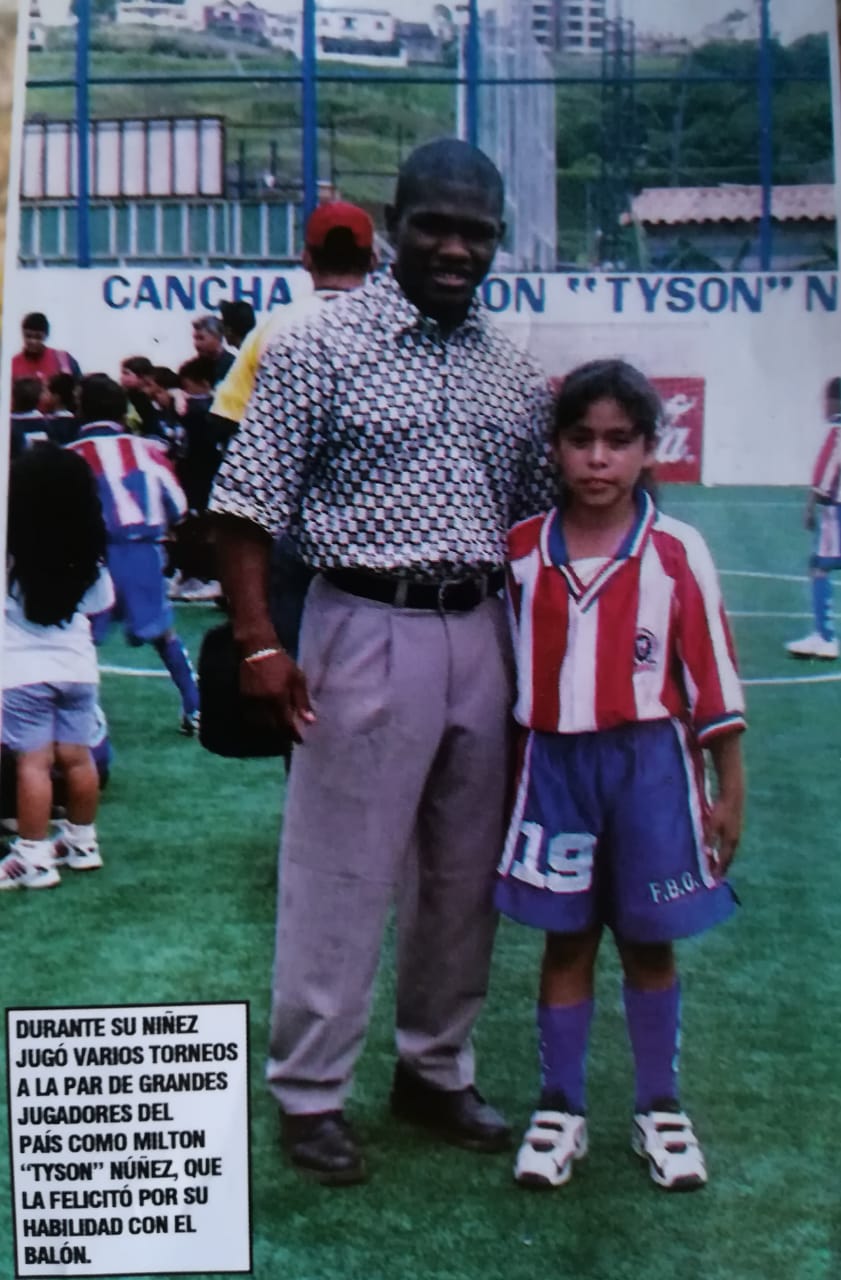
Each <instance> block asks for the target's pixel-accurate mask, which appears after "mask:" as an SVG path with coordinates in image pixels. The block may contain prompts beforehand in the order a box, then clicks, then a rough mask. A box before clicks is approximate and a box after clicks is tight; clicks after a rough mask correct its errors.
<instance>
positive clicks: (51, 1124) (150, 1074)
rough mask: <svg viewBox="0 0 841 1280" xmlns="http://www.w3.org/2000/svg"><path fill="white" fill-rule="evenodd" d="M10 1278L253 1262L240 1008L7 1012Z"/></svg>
mask: <svg viewBox="0 0 841 1280" xmlns="http://www.w3.org/2000/svg"><path fill="white" fill-rule="evenodd" d="M6 1032H7V1034H6V1046H7V1056H8V1093H9V1125H10V1149H11V1156H12V1187H13V1198H14V1222H15V1258H16V1274H17V1275H19V1276H49V1275H57V1274H60V1275H63V1276H124V1275H126V1276H127V1275H150V1274H155V1273H164V1274H166V1275H178V1274H190V1273H192V1272H216V1273H224V1272H232V1273H233V1272H248V1271H250V1270H251V1232H250V1221H249V1149H248V1016H247V1005H246V1004H245V1003H226V1004H180V1005H118V1006H105V1007H103V1008H61V1009H52V1008H50V1009H10V1010H7V1013H6Z"/></svg>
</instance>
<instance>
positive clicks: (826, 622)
mask: <svg viewBox="0 0 841 1280" xmlns="http://www.w3.org/2000/svg"><path fill="white" fill-rule="evenodd" d="M824 416H825V418H826V421H827V422H828V423H829V431H828V432H827V433H826V437H825V438H824V442H823V445H822V446H821V451H820V453H819V454H818V457H817V461H816V462H815V467H814V471H813V472H812V489H811V492H810V494H809V497H808V500H807V502H806V514H805V517H804V524H805V525H806V528H807V529H809V530H811V531H812V532H813V533H814V535H815V538H814V545H813V550H812V556H811V559H810V560H809V574H810V576H811V579H812V613H813V615H814V619H815V629H814V631H812V632H811V633H810V634H809V635H808V636H804V637H803V639H802V640H791V641H789V643H788V644H787V645H786V651H787V652H788V653H790V654H791V656H792V657H793V658H825V659H826V658H828V659H830V660H831V659H833V658H837V657H838V637H837V635H836V634H835V622H834V620H833V617H832V581H831V579H830V577H829V574H830V573H831V571H832V570H833V569H841V378H830V380H829V382H828V383H827V384H826V389H825V391H824Z"/></svg>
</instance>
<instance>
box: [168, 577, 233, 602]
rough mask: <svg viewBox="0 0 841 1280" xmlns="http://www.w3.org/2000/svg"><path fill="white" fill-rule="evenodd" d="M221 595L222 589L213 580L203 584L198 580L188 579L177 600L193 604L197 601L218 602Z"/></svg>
mask: <svg viewBox="0 0 841 1280" xmlns="http://www.w3.org/2000/svg"><path fill="white" fill-rule="evenodd" d="M221 594H222V587H221V585H220V583H218V582H217V581H216V580H215V579H211V580H210V581H208V582H203V581H202V580H201V579H200V578H189V579H188V580H187V581H186V582H185V583H184V585H183V587H182V588H181V592H180V594H179V596H178V599H179V600H187V601H189V602H190V603H195V602H196V601H199V600H218V599H219V597H220V596H221Z"/></svg>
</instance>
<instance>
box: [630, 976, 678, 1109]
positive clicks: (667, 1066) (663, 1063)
mask: <svg viewBox="0 0 841 1280" xmlns="http://www.w3.org/2000/svg"><path fill="white" fill-rule="evenodd" d="M622 994H623V996H624V999H625V1016H626V1018H627V1020H628V1035H629V1036H630V1038H631V1049H632V1050H633V1054H634V1068H635V1071H636V1088H637V1098H636V1110H637V1111H651V1110H652V1107H653V1104H654V1103H655V1102H664V1101H666V1100H667V1099H669V1100H672V1101H674V1102H677V1101H678V1083H677V1076H678V1056H679V1054H680V983H679V982H678V981H677V979H675V982H674V984H673V985H672V986H671V987H667V988H666V990H665V991H638V990H636V989H635V988H634V987H629V986H628V984H627V982H626V983H625V985H624V987H623V989H622Z"/></svg>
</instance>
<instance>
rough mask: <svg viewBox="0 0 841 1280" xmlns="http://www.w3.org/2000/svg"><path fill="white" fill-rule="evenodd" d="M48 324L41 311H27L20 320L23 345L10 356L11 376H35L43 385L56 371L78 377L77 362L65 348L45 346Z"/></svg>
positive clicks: (15, 377)
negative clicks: (60, 349) (59, 349)
mask: <svg viewBox="0 0 841 1280" xmlns="http://www.w3.org/2000/svg"><path fill="white" fill-rule="evenodd" d="M49 332H50V325H49V321H48V320H47V317H46V316H45V315H44V313H43V312H42V311H30V312H29V314H28V315H25V316H24V317H23V321H22V322H21V334H22V337H23V349H22V350H21V351H19V352H18V353H17V355H15V356H12V379H13V381H14V380H16V379H17V378H37V379H38V381H39V382H42V383H44V384H45V385H46V383H47V381H48V380H49V379H50V378H51V377H52V376H53V374H55V373H70V374H72V375H73V377H74V378H76V379H78V378H80V377H81V369H80V368H79V365H78V364H77V362H76V361H75V360H74V359H73V357H72V356H71V355H69V354H68V353H67V352H66V351H58V350H57V349H56V348H55V347H48V346H47V337H48V336H49Z"/></svg>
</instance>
